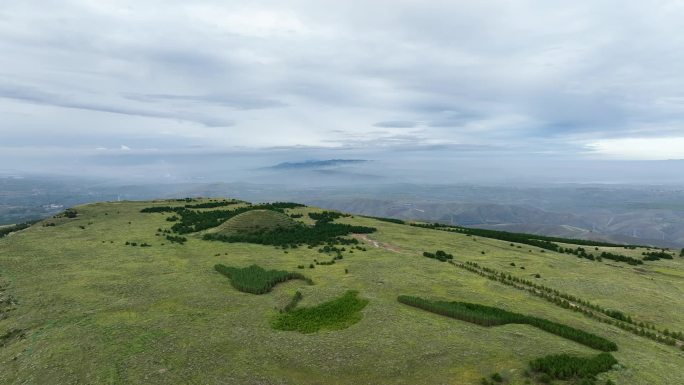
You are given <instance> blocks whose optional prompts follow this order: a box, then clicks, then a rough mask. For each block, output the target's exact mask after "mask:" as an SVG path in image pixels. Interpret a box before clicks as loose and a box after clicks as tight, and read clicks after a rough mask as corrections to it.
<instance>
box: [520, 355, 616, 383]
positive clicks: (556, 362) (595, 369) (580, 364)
mask: <svg viewBox="0 0 684 385" xmlns="http://www.w3.org/2000/svg"><path fill="white" fill-rule="evenodd" d="M615 364H617V360H616V359H615V357H613V356H612V355H611V354H610V353H601V354H599V355H597V356H594V357H590V358H586V357H575V356H570V355H568V354H558V355H550V356H545V357H542V358H537V359H536V360H533V361H532V362H530V368H531V369H532V370H534V371H535V372H540V373H544V374H547V375H549V376H550V377H552V378H554V379H558V380H569V379H572V378H594V376H596V375H597V374H599V373H603V372H607V371H608V370H610V369H611V368H612V367H613V365H615Z"/></svg>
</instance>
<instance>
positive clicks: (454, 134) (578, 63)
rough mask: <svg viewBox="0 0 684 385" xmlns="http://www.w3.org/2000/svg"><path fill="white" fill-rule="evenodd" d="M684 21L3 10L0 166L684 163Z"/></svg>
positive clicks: (651, 15)
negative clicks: (215, 161)
mask: <svg viewBox="0 0 684 385" xmlns="http://www.w3.org/2000/svg"><path fill="white" fill-rule="evenodd" d="M681 20H684V5H683V4H682V3H681V2H679V1H664V0H661V1H655V2H649V3H646V2H642V1H590V0H580V1H575V2H563V3H559V2H548V1H543V0H516V1H507V2H502V1H487V0H485V1H477V2H473V1H465V0H461V1H451V2H438V1H434V2H426V1H417V0H415V1H402V0H400V1H391V2H390V1H381V0H371V1H366V2H364V3H363V6H359V5H358V4H355V3H354V2H328V1H296V0H293V1H275V0H272V1H253V2H248V3H245V2H242V3H239V2H224V1H218V0H216V1H194V2H187V1H186V2H182V1H176V0H172V1H161V0H148V1H142V2H141V1H108V2H93V1H86V0H70V1H63V2H45V1H38V0H26V1H16V2H9V3H7V4H3V6H2V7H1V8H0V52H2V55H0V114H1V115H2V117H3V118H2V120H1V121H0V135H1V138H0V151H1V152H2V153H3V154H4V158H3V159H4V161H5V162H7V159H8V158H9V157H16V156H17V154H24V156H27V157H30V156H31V154H32V152H36V153H41V154H47V153H63V154H80V155H82V156H91V155H92V154H91V153H92V152H93V151H96V149H98V148H99V149H100V150H97V151H124V150H122V148H131V149H132V150H133V151H134V152H135V151H142V150H145V151H147V150H149V151H166V152H169V153H173V152H176V153H185V152H186V151H196V152H203V151H240V149H252V150H256V149H273V148H283V149H285V148H287V149H290V152H289V153H287V154H285V155H283V156H282V158H288V157H294V158H297V156H296V155H297V151H300V150H301V149H302V148H327V149H328V150H329V151H330V152H332V151H342V150H344V151H346V150H354V149H356V150H358V151H363V152H366V151H370V150H372V149H373V148H375V149H378V151H383V154H384V155H382V156H387V154H386V153H384V152H385V151H390V153H391V151H392V150H393V151H395V153H397V154H399V153H401V152H403V151H412V152H413V153H415V152H416V151H418V152H420V151H422V150H423V149H427V148H429V149H431V151H432V152H436V153H443V154H445V156H446V155H449V156H450V155H453V154H454V153H472V152H473V151H472V149H477V150H478V151H481V152H485V153H489V154H491V155H492V156H498V155H502V154H506V156H509V155H510V154H514V155H516V154H517V156H520V157H525V156H537V155H539V154H550V155H549V156H551V155H552V156H563V157H566V158H569V159H573V158H587V157H592V158H596V157H598V158H601V157H608V158H611V159H613V158H621V159H668V158H684V124H683V123H682V122H683V121H684V92H683V91H682V90H684V73H682V71H681V68H684V35H682V34H681V31H680V30H681V27H680V26H681ZM2 138H4V140H3V139H2ZM122 146H125V147H122ZM48 148H49V151H48ZM297 149H299V150H297ZM96 153H97V152H96ZM8 154H9V155H8ZM293 154H294V155H293ZM41 156H42V155H41ZM333 157H335V156H333ZM10 160H16V158H10ZM285 160H287V159H285ZM293 160H296V159H293ZM13 163H18V162H13Z"/></svg>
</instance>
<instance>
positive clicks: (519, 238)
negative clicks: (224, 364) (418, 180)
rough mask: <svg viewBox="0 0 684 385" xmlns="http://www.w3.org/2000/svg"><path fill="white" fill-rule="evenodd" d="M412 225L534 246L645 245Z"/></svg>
mask: <svg viewBox="0 0 684 385" xmlns="http://www.w3.org/2000/svg"><path fill="white" fill-rule="evenodd" d="M410 225H411V226H415V227H422V228H427V229H436V230H444V231H452V232H457V233H462V234H470V235H475V236H481V237H485V238H494V239H499V240H502V241H509V242H517V243H524V244H529V245H532V246H537V245H538V244H543V243H536V242H535V241H547V242H550V243H552V244H553V242H558V243H570V244H575V245H583V246H603V247H625V248H630V247H643V246H638V245H619V244H616V243H609V242H600V241H590V240H586V239H571V238H561V237H549V236H545V235H537V234H527V233H511V232H508V231H499V230H487V229H478V228H473V227H463V226H452V225H445V224H442V223H411V224H410ZM528 241H529V242H533V243H528ZM556 246H557V245H556ZM550 247H554V246H550Z"/></svg>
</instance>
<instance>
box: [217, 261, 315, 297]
mask: <svg viewBox="0 0 684 385" xmlns="http://www.w3.org/2000/svg"><path fill="white" fill-rule="evenodd" d="M214 270H216V271H218V272H219V273H221V274H223V275H225V276H226V277H228V278H230V284H231V285H233V287H234V288H236V289H238V290H240V291H243V292H245V293H252V294H265V293H268V292H269V291H271V289H273V287H274V286H275V285H277V284H279V283H281V282H285V281H289V280H291V279H301V280H304V281H306V282H307V283H308V284H310V285H313V281H312V280H311V279H309V278H307V277H305V276H304V275H303V274H300V273H292V272H289V271H284V270H265V269H263V268H262V267H260V266H258V265H252V266H249V267H245V268H239V267H230V266H225V265H221V264H217V265H215V266H214Z"/></svg>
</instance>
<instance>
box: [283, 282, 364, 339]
mask: <svg viewBox="0 0 684 385" xmlns="http://www.w3.org/2000/svg"><path fill="white" fill-rule="evenodd" d="M367 304H368V300H366V299H361V298H358V292H357V291H353V290H350V291H348V292H347V293H345V294H344V295H343V296H342V297H340V298H336V299H333V300H331V301H328V302H324V303H322V304H320V305H318V306H312V307H305V308H298V309H295V310H293V311H291V312H288V313H282V314H279V315H278V317H277V318H276V319H275V320H274V322H273V328H274V329H278V330H293V331H298V332H301V333H314V332H317V331H319V330H323V329H325V330H339V329H345V328H348V327H349V326H351V325H353V324H355V323H357V322H358V321H360V320H361V313H360V312H361V310H363V308H364V307H366V305H367Z"/></svg>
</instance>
